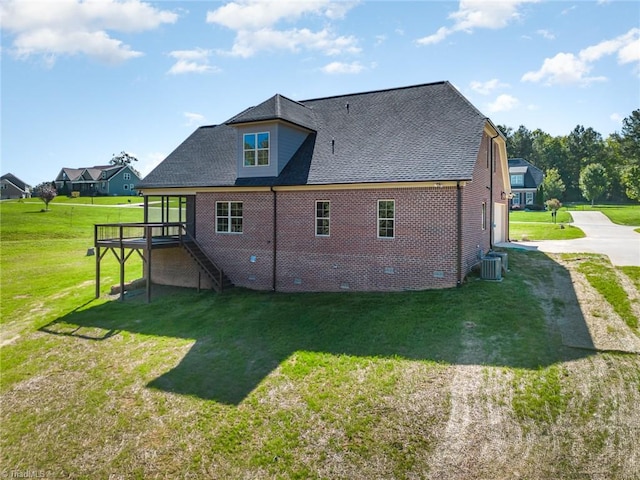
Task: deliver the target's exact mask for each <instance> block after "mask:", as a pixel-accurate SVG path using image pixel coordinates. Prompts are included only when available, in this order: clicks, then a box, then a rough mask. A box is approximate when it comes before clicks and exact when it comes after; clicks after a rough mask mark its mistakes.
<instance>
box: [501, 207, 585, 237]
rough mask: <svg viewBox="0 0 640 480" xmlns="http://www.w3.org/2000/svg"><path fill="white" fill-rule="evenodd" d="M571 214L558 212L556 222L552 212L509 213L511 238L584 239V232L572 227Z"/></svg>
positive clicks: (563, 209) (562, 211)
mask: <svg viewBox="0 0 640 480" xmlns="http://www.w3.org/2000/svg"><path fill="white" fill-rule="evenodd" d="M571 222H573V218H571V213H569V212H568V211H567V209H566V208H565V207H563V208H561V209H560V210H558V212H557V215H556V219H555V222H554V221H553V217H552V216H551V212H533V211H532V212H527V211H511V212H509V238H510V239H511V240H514V241H519V240H530V241H534V240H571V239H573V238H582V237H584V236H585V235H584V232H583V231H582V230H580V229H579V228H577V227H574V226H572V225H570V223H571Z"/></svg>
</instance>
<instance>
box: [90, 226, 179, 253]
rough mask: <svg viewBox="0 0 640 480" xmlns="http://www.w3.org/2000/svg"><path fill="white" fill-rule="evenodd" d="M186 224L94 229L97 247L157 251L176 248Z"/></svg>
mask: <svg viewBox="0 0 640 480" xmlns="http://www.w3.org/2000/svg"><path fill="white" fill-rule="evenodd" d="M185 228H186V227H185V224H184V223H105V224H97V225H95V227H94V239H95V246H96V247H102V248H133V249H155V248H167V247H176V246H178V245H180V244H181V243H182V240H183V237H184V235H185Z"/></svg>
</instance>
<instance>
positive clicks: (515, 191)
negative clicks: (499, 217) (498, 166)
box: [508, 158, 544, 209]
mask: <svg viewBox="0 0 640 480" xmlns="http://www.w3.org/2000/svg"><path fill="white" fill-rule="evenodd" d="M508 163H509V179H510V181H511V200H510V207H511V209H525V208H527V205H535V203H536V195H537V193H538V190H539V189H540V187H541V186H542V182H543V180H544V173H543V172H542V170H540V169H539V168H538V167H536V166H535V165H533V164H532V163H529V162H528V161H526V160H525V159H524V158H510V159H509V160H508Z"/></svg>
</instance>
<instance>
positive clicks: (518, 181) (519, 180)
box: [511, 173, 524, 187]
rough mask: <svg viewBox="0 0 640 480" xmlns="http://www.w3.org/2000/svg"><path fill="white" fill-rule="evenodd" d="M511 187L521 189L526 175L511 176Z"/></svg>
mask: <svg viewBox="0 0 640 480" xmlns="http://www.w3.org/2000/svg"><path fill="white" fill-rule="evenodd" d="M511 185H514V186H518V187H521V186H523V185H524V175H523V174H521V173H517V174H512V175H511Z"/></svg>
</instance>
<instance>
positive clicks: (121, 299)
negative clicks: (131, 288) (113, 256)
mask: <svg viewBox="0 0 640 480" xmlns="http://www.w3.org/2000/svg"><path fill="white" fill-rule="evenodd" d="M122 230H123V227H122V225H120V259H119V260H120V301H123V300H124V263H125V262H126V259H125V258H124V245H123V244H122V235H123V231H122Z"/></svg>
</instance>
